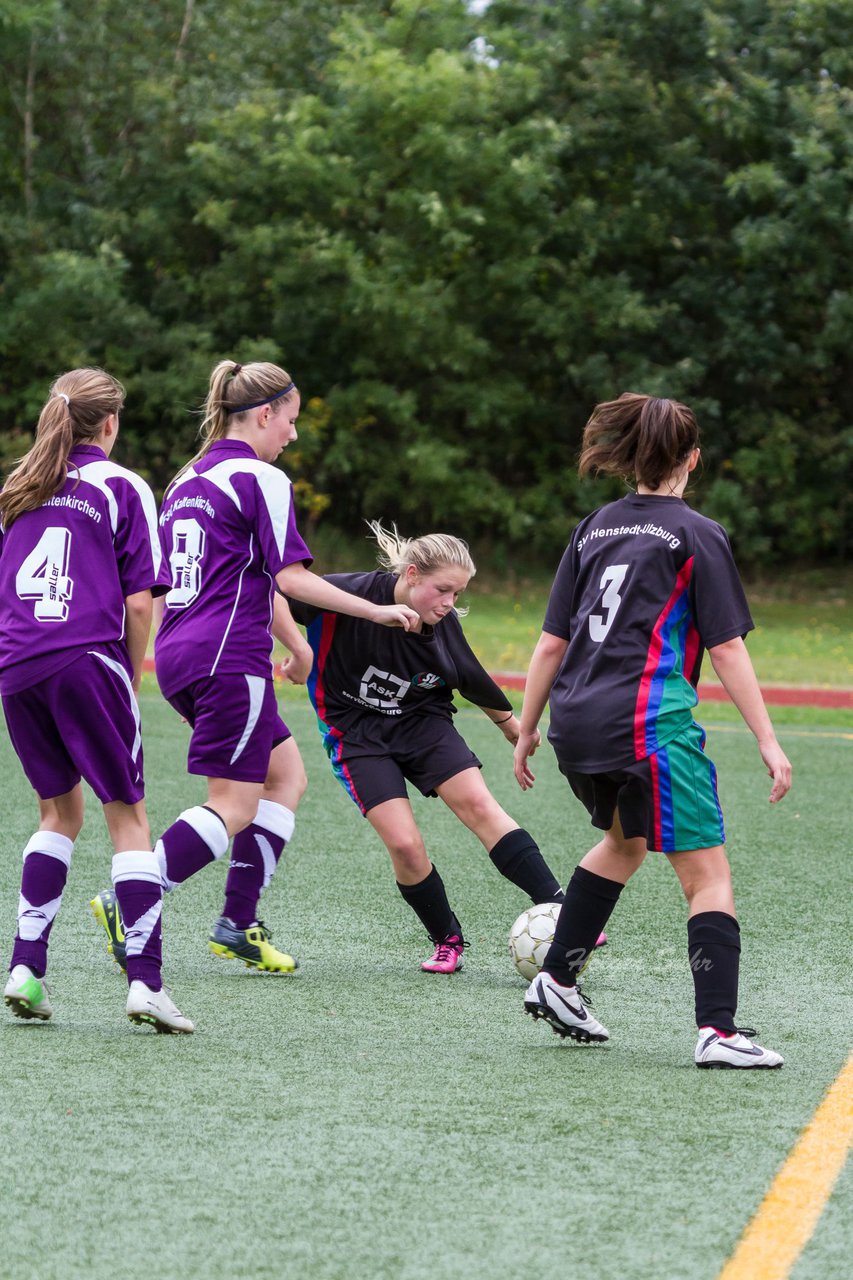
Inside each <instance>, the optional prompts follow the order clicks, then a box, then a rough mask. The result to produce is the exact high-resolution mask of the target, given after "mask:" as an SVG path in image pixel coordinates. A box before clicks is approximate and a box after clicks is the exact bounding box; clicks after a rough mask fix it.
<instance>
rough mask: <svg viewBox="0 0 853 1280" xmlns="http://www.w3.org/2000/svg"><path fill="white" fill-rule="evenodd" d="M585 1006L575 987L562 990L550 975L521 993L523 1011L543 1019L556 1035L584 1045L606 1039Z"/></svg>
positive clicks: (600, 1027)
mask: <svg viewBox="0 0 853 1280" xmlns="http://www.w3.org/2000/svg"><path fill="white" fill-rule="evenodd" d="M587 1004H588V1001H587V1000H586V997H585V996H583V995H582V994H581V991H580V989H579V988H578V987H576V986H575V987H564V986H563V985H562V984H561V983H559V982H557V981H556V980H555V979H554V978H552V977H551V975H550V973H540V974H539V975H538V976H537V977H536V978H534V979H533V981H532V982H531V984H530V986H529V987H528V988H527V990H526V992H525V993H524V1012H525V1013H529V1014H530V1015H531V1017H533V1018H544V1019H545V1021H546V1022H548V1023H550V1025H551V1026H552V1027H553V1029H554V1030H555V1031H556V1033H557V1035H558V1036H568V1037H569V1038H570V1039H572V1040H580V1041H581V1042H582V1043H584V1044H588V1043H589V1042H590V1041H592V1040H598V1041H600V1040H609V1039H610V1032H609V1031H608V1030H607V1028H606V1027H605V1026H602V1024H601V1023H600V1022H599V1021H598V1019H597V1018H595V1017H594V1016H593V1014H591V1013H590V1011H589V1009H588V1007H587Z"/></svg>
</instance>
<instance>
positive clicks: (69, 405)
mask: <svg viewBox="0 0 853 1280" xmlns="http://www.w3.org/2000/svg"><path fill="white" fill-rule="evenodd" d="M56 394H57V395H58V396H59V398H60V400H64V401H65V403H66V404H67V405H68V408H69V409H70V408H71V401H70V400H69V399H68V396H67V395H66V394H65V392H64V391H57V393H56Z"/></svg>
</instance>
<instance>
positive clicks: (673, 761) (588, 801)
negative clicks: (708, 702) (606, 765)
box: [560, 722, 726, 853]
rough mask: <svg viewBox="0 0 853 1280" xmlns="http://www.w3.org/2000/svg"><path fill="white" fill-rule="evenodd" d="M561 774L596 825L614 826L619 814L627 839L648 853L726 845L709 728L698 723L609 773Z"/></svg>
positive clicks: (569, 770)
mask: <svg viewBox="0 0 853 1280" xmlns="http://www.w3.org/2000/svg"><path fill="white" fill-rule="evenodd" d="M560 770H561V772H562V773H564V774H565V776H566V777H567V778H568V780H569V784H570V786H571V788H572V790H573V791H574V793H575V795H576V796H577V797H578V799H579V800H581V801H582V802H583V804H584V805H585V806H586V808H587V810H588V812H589V814H590V819H591V821H592V825H593V826H594V827H599V828H600V829H601V830H602V831H609V829H610V828H611V827H612V826H613V819H614V814H615V813H616V812H617V811H618V813H619V821H620V823H621V824H622V831H623V832H624V834H625V836H626V838H627V839H629V840H631V839H635V838H637V837H642V838H643V839H644V840H645V841H646V844H647V845H648V847H649V848H650V849H656V850H659V851H660V852H661V853H681V852H683V851H685V850H688V849H709V848H711V847H712V846H714V845H718V844H725V842H726V832H725V827H724V825H723V811H722V809H721V808H720V801H719V798H718V796H717V770H716V769H715V768H714V762H713V761H712V760H709V759H708V757H707V756H706V755H705V730H704V729H703V728H702V727H701V725H698V724H696V723H695V722H694V723H693V724H692V725H691V726H690V728H688V729H685V731H684V732H683V733H680V734H679V735H678V736H677V737H676V738H673V740H672V741H671V742H668V743H667V744H666V746H665V747H661V749H660V750H659V751H656V752H655V753H654V754H653V755H650V756H647V757H646V759H645V760H637V761H636V763H634V764H631V765H628V766H627V767H626V768H624V769H614V770H613V771H612V772H610V773H578V772H577V771H576V770H574V769H569V768H565V767H564V766H563V765H562V764H560Z"/></svg>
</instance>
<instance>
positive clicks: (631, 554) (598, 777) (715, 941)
mask: <svg viewBox="0 0 853 1280" xmlns="http://www.w3.org/2000/svg"><path fill="white" fill-rule="evenodd" d="M698 461H699V429H698V426H697V423H696V419H695V417H694V415H693V413H692V411H691V410H690V409H688V408H687V406H686V405H682V404H678V403H677V402H675V401H673V400H660V399H656V398H654V397H652V396H644V395H634V394H631V393H626V394H624V395H622V396H620V397H619V399H618V400H614V401H609V402H607V403H605V404H600V405H598V406H597V407H596V409H595V410H594V411H593V414H592V416H591V418H590V420H589V422H588V423H587V426H586V430H585V432H584V440H583V452H582V454H581V460H580V474H581V475H585V474H586V473H587V472H589V471H598V472H603V473H605V474H609V475H620V476H623V477H624V478H625V479H626V480H628V481H634V482H635V484H636V492H634V493H631V494H629V495H628V496H627V497H625V498H622V499H620V500H619V501H617V502H613V503H610V504H609V505H608V506H606V507H603V508H601V509H600V510H599V511H595V512H593V513H592V515H591V516H588V517H587V518H586V519H585V520H583V521H581V523H580V525H579V526H578V527H577V529H576V530H575V531H574V533H573V535H572V539H571V542H570V544H569V546H568V548H567V550H566V553H565V555H564V556H563V560H562V563H561V565H560V568H559V570H558V572H557V576H556V579H555V581H554V585H553V587H552V591H551V599H550V602H549V605H548V611H547V614H546V617H545V623H544V627H543V631H542V635H541V636H540V638H539V641H538V643H537V645H536V649H535V651H534V654H533V658H532V660H531V663H530V670H529V672H528V676H527V688H526V692H525V696H524V705H523V709H522V713H521V727H520V732H519V738H518V742H517V744H516V748H515V775H516V778H517V780H518V782H519V785H520V786H521V788H522V790H526V789H527V788H528V787H531V786H532V785H533V782H534V774H533V773H532V771H531V769H530V764H529V758H530V756H532V755H533V753H534V751H535V750H536V748H537V746H538V745H539V731H538V728H537V726H538V723H539V719H540V717H541V715H542V712H543V710H544V708H545V703H546V702H547V701H548V698H549V695H550V703H551V727H550V730H549V734H548V737H549V740H550V741H551V743H552V744H553V746H554V749H555V752H556V754H557V760H558V763H559V766H560V769H561V771H562V772H563V773H564V774H565V776H566V777H567V779H568V781H569V784H570V786H571V787H572V790H573V791H574V792H575V794H576V795H577V796H578V797H579V799H580V800H581V801H582V802H583V803H584V804H585V805H586V807H587V809H588V810H589V812H590V814H591V817H592V823H593V825H594V826H596V827H599V828H600V829H601V830H602V832H603V835H602V838H601V840H600V841H599V842H598V843H597V844H596V845H595V846H594V847H593V848H592V849H591V850H590V851H589V853H588V854H587V855H586V856H585V857H584V858H583V859H582V860H581V862H580V865H579V866H578V867H577V868H576V870H575V872H574V875H573V876H572V879H571V882H570V883H569V887H568V889H567V890H566V899H565V902H564V904H563V908H562V910H561V912H560V916H559V919H558V921H557V929H556V934H555V938H554V943H553V945H552V947H551V949H550V951H549V952H548V956H547V959H546V961H545V965H544V968H543V971H542V973H541V974H540V975H539V977H537V978H536V979H535V980H534V981H533V982H532V983H531V984H530V987H529V988H528V991H527V994H526V996H525V1010H526V1011H527V1012H528V1013H530V1014H532V1015H533V1016H534V1017H536V1018H545V1019H546V1020H547V1021H548V1022H549V1023H550V1024H551V1025H552V1026H553V1028H554V1030H555V1031H557V1032H558V1033H559V1034H560V1035H564V1036H570V1037H572V1038H574V1039H577V1040H581V1041H591V1040H607V1039H608V1032H607V1030H606V1028H605V1027H604V1026H602V1024H601V1023H600V1022H599V1021H598V1020H597V1019H596V1018H595V1017H594V1016H593V1014H592V1013H591V1012H590V1011H589V1009H588V1008H587V1005H586V1002H585V1001H584V1000H583V999H582V997H581V995H580V992H579V990H578V986H577V978H578V975H579V973H580V972H581V970H582V968H583V966H584V964H585V963H586V961H587V959H588V958H589V954H590V952H591V950H592V946H593V944H594V941H595V938H596V937H597V935H598V932H599V930H600V929H602V928H603V927H604V925H605V924H606V922H607V920H608V918H609V916H610V913H611V911H612V910H613V908H614V906H615V904H616V901H617V899H618V898H619V895H620V893H621V892H622V888H623V886H624V885H625V884H626V883H627V881H628V879H629V878H630V877H631V876H632V875H633V873H634V872H635V871H636V870H637V868H638V867H639V866H640V864H641V863H642V862H643V859H644V858H645V856H646V853H647V851H648V850H649V849H656V850H660V851H662V852H664V853H666V855H667V856H668V858H669V861H670V863H671V865H672V867H673V869H674V870H675V873H676V875H677V876H678V879H679V881H680V882H681V887H682V889H683V891H684V894H685V897H686V899H687V902H688V908H689V911H688V921H687V939H688V955H689V960H690V967H691V970H692V974H693V982H694V988H695V996H696V1021H697V1024H698V1027H699V1039H698V1042H697V1045H696V1050H695V1054H694V1058H695V1062H696V1065H697V1066H699V1067H734V1068H754V1067H780V1066H781V1065H782V1057H781V1055H780V1054H778V1053H775V1052H774V1051H773V1050H771V1049H765V1048H762V1046H761V1045H757V1044H754V1043H753V1041H752V1040H751V1039H749V1036H750V1035H754V1034H755V1033H754V1032H752V1031H750V1032H748V1033H746V1032H740V1031H738V1029H737V1028H736V1026H735V1011H736V1006H737V988H738V969H739V961H740V930H739V928H738V924H737V920H736V918H735V906H734V896H733V893H732V882H731V872H730V869H729V863H728V859H727V857H726V850H725V834H724V829H723V820H722V811H721V809H720V805H719V800H718V798H717V786H716V771H715V769H714V766H713V764H712V763H711V761H710V760H708V758H707V757H706V756H705V754H704V750H703V748H704V742H705V735H704V732H703V731H702V730H701V729H700V728H699V726H698V725H697V724H696V723H695V721H694V720H693V716H692V708H693V707H694V706H695V704H696V701H697V697H696V691H695V686H696V684H697V682H698V679H699V669H700V665H701V661H702V654H703V650H704V649H705V648H707V650H708V653H709V656H710V658H711V663H712V665H713V667H714V670H715V671H716V673H717V675H718V676H719V678H720V680H721V682H722V684H723V687H724V688H725V689H726V691H727V692H728V694H729V696H730V697H731V699H732V701H733V702H734V704H735V706H736V707H737V708H738V710H739V711H740V713H741V715H742V716H743V718H744V720H745V722H746V724H747V725H748V727H749V728H750V729H751V730H752V732H753V733H754V735H755V737H756V739H757V742H758V748H759V751H760V754H761V758H762V760H763V761H764V764H765V766H766V768H767V772H768V774H769V775H770V776H771V777H772V779H773V787H772V790H771V792H770V802H771V804H775V803H776V802H777V801H779V800H781V799H782V797H783V796H784V795H785V793H786V792H787V791H788V789H789V787H790V785H791V766H790V764H789V762H788V760H787V758H786V756H785V754H784V752H783V751H782V749H781V747H780V746H779V743H778V742H777V740H776V736H775V734H774V732H773V726H772V724H771V723H770V717H769V716H768V714H767V710H766V708H765V706H764V700H763V698H762V696H761V691H760V690H759V687H758V682H757V680H756V678H755V673H754V671H753V668H752V663H751V662H750V659H749V656H748V654H747V651H746V648H745V646H744V642H743V637H744V636H745V635H746V633H747V632H748V631H750V630H751V629H752V625H753V624H752V619H751V618H750V616H749V610H748V608H747V604H746V599H745V597H744V593H743V588H742V587H741V584H740V579H739V577H738V574H737V570H736V569H735V566H734V561H733V559H732V554H731V549H730V547H729V543H728V539H727V537H726V535H725V532H724V531H723V529H722V528H721V527H720V526H719V525H717V524H715V523H714V522H713V521H711V520H708V519H706V518H705V517H704V516H701V515H699V514H698V513H697V512H695V511H692V510H691V509H690V507H688V506H687V504H686V503H685V502H684V501H683V497H682V495H683V493H684V490H685V487H686V485H687V481H688V477H689V476H690V473H691V472H692V471H693V470H694V468H695V467H696V465H697V463H698Z"/></svg>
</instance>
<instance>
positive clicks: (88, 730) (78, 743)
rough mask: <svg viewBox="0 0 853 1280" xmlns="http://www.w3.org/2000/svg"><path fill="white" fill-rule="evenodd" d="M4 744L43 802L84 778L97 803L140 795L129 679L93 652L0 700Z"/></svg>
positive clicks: (135, 710)
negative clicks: (5, 735)
mask: <svg viewBox="0 0 853 1280" xmlns="http://www.w3.org/2000/svg"><path fill="white" fill-rule="evenodd" d="M3 711H4V712H5V715H6V724H7V725H8V727H9V737H10V738H11V740H12V746H13V747H14V748H15V751H16V752H17V755H18V759H19V760H20V762H21V764H22V765H23V767H24V773H25V774H26V775H27V778H28V779H29V781H30V784H31V786H32V787H33V789H34V790H35V792H36V794H37V795H38V796H39V797H40V798H41V799H42V800H50V799H52V798H53V797H54V796H63V795H65V794H66V792H68V791H71V790H73V788H74V787H76V786H77V783H78V782H79V781H80V779H81V777H82V778H85V779H86V781H87V782H88V784H89V786H90V787H91V788H92V790H93V791H94V793H95V795H96V796H97V797H98V799H99V800H100V802H101V804H110V803H112V802H113V801H114V800H120V801H121V802H122V803H123V804H136V803H137V802H138V801H140V800H141V799H142V797H143V796H144V794H145V787H144V784H143V780H142V737H141V735H140V731H139V709H138V707H137V705H136V698H135V697H134V693H133V689H132V688H131V684H130V676H129V675H128V674H127V671H126V670H125V668H124V667H123V666H122V664H121V663H120V662H117V661H116V660H115V658H113V657H110V656H108V655H107V654H105V653H99V652H98V650H97V649H94V650H92V651H90V652H89V653H84V654H83V655H82V656H81V657H79V658H77V660H76V661H75V662H72V663H70V664H69V665H68V666H67V667H63V668H62V669H61V670H60V671H57V672H56V674H55V675H52V676H48V677H47V678H46V679H44V680H40V681H39V682H38V684H34V685H31V686H30V688H28V689H22V690H21V691H20V692H19V693H7V694H4V695H3Z"/></svg>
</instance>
